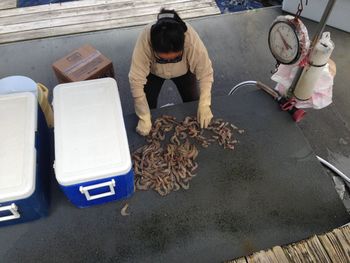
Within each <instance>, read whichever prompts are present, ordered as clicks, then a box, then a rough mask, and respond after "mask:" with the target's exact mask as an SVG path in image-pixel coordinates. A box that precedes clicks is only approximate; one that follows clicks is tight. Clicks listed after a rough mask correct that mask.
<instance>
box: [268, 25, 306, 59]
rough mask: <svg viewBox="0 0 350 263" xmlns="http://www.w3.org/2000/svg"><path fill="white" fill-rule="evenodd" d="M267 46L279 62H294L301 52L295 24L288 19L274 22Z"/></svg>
mask: <svg viewBox="0 0 350 263" xmlns="http://www.w3.org/2000/svg"><path fill="white" fill-rule="evenodd" d="M269 47H270V50H271V53H272V55H273V56H274V57H275V59H276V60H277V61H278V62H279V63H281V64H293V63H295V62H296V61H297V60H298V59H299V58H300V54H301V51H300V40H299V38H298V33H297V32H296V27H295V25H294V24H293V23H291V22H289V21H277V22H275V23H274V24H273V25H272V26H271V28H270V32H269Z"/></svg>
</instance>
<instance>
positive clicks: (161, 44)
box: [151, 8, 187, 53]
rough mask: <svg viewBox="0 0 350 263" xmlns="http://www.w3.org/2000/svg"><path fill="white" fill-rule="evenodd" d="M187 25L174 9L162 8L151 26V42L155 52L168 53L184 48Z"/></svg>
mask: <svg viewBox="0 0 350 263" xmlns="http://www.w3.org/2000/svg"><path fill="white" fill-rule="evenodd" d="M186 31H187V26H186V24H185V22H184V21H183V20H182V19H181V18H180V17H179V15H178V14H177V13H176V11H175V10H167V9H164V8H162V9H161V10H160V12H159V14H158V20H157V22H156V23H155V24H154V25H153V26H152V27H151V44H152V48H153V50H154V51H156V52H160V53H169V52H177V51H181V50H183V48H184V43H185V32H186Z"/></svg>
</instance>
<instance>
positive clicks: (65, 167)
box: [53, 78, 131, 186]
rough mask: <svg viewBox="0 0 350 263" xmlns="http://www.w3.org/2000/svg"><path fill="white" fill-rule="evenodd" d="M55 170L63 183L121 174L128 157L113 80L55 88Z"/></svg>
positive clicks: (119, 106) (58, 179)
mask: <svg viewBox="0 0 350 263" xmlns="http://www.w3.org/2000/svg"><path fill="white" fill-rule="evenodd" d="M53 105H54V114H55V116H54V118H55V156H56V160H55V173H56V179H57V181H58V182H59V183H60V184H61V185H64V186H67V185H73V184H78V183H83V182H88V181H92V180H97V179H102V178H107V177H112V176H117V175H123V174H125V173H127V172H129V171H130V169H131V158H130V152H129V145H128V140H127V136H126V131H125V126H124V119H123V113H122V108H121V104H120V98H119V93H118V88H117V83H116V82H115V80H114V79H111V78H104V79H97V80H88V81H81V82H73V83H67V84H60V85H58V86H56V87H55V89H54V101H53Z"/></svg>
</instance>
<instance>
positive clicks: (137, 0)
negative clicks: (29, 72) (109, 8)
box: [0, 0, 183, 18]
mask: <svg viewBox="0 0 350 263" xmlns="http://www.w3.org/2000/svg"><path fill="white" fill-rule="evenodd" d="M0 1H2V0H0ZM130 1H132V2H133V3H134V5H135V6H141V5H144V4H147V3H150V1H149V0H80V1H73V2H63V3H55V4H48V5H38V6H30V7H22V8H16V9H9V10H4V11H2V12H1V13H0V18H3V17H9V16H16V15H26V14H39V13H43V12H50V11H59V10H61V11H64V10H69V9H77V8H78V9H79V8H83V7H93V6H99V5H110V4H113V3H124V2H125V3H126V2H130ZM155 1H156V0H155ZM181 1H183V0H169V1H166V0H163V3H167V2H168V3H176V2H181ZM152 2H153V0H152Z"/></svg>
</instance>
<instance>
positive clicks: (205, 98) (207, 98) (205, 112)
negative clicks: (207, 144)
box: [197, 90, 213, 129]
mask: <svg viewBox="0 0 350 263" xmlns="http://www.w3.org/2000/svg"><path fill="white" fill-rule="evenodd" d="M210 104H211V93H210V90H209V91H205V92H201V95H200V97H199V104H198V111H197V121H198V122H199V124H200V126H201V128H202V129H203V128H208V125H209V124H210V121H211V119H212V118H213V114H212V112H211V110H210Z"/></svg>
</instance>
